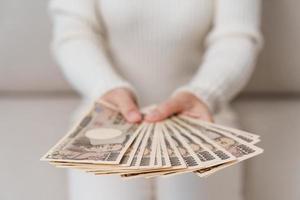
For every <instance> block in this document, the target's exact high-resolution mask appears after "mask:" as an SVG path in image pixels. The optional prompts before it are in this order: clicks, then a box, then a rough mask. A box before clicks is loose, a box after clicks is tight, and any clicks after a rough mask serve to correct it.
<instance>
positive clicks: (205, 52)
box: [50, 0, 262, 109]
mask: <svg viewBox="0 0 300 200" xmlns="http://www.w3.org/2000/svg"><path fill="white" fill-rule="evenodd" d="M50 11H51V15H52V19H53V22H54V45H53V46H54V52H55V55H56V58H57V60H58V62H59V63H60V65H61V67H62V69H63V71H64V72H65V74H66V76H67V78H68V79H69V80H70V82H71V83H72V84H73V85H74V86H75V88H77V89H78V90H79V91H80V92H81V93H82V94H83V95H84V96H85V97H87V98H91V99H95V98H97V97H99V96H101V95H102V94H104V93H105V92H107V91H109V90H111V89H113V88H116V87H128V88H131V89H133V88H134V89H133V90H134V91H135V92H136V95H137V96H138V98H139V100H140V101H141V102H142V104H148V103H156V102H158V101H161V100H163V99H164V98H167V97H168V96H169V95H171V94H172V93H173V92H175V91H181V90H187V91H191V92H192V93H194V94H195V95H196V96H198V97H199V98H201V99H202V100H203V101H205V102H206V103H207V104H208V105H209V106H210V108H211V109H214V108H216V107H220V105H222V104H224V103H226V102H228V101H229V100H231V99H232V98H233V97H234V96H235V95H236V94H237V93H238V92H239V91H240V90H241V89H242V88H243V87H244V85H245V84H246V82H247V81H248V79H249V77H250V74H251V72H252V71H253V67H254V64H255V60H256V57H257V54H258V50H259V49H260V47H261V45H262V37H261V35H260V31H259V26H260V0H52V1H51V4H50Z"/></svg>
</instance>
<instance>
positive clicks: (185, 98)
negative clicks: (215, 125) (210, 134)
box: [145, 92, 213, 122]
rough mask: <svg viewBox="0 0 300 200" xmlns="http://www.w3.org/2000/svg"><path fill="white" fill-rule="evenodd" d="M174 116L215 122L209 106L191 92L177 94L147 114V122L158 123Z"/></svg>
mask: <svg viewBox="0 0 300 200" xmlns="http://www.w3.org/2000/svg"><path fill="white" fill-rule="evenodd" d="M174 114H184V115H188V116H190V117H194V118H199V119H201V120H204V121H208V122H213V118H212V114H211V112H210V111H209V109H208V107H207V105H206V104H205V103H204V102H202V101H201V100H200V99H199V98H197V97H196V96H195V95H193V94H192V93H190V92H179V93H177V94H176V95H175V96H173V97H171V98H170V99H168V100H167V101H165V102H163V103H162V104H160V105H158V106H157V107H156V108H155V109H154V110H152V111H151V112H150V113H149V114H147V115H146V117H145V120H146V121H148V122H157V121H161V120H164V119H166V118H168V117H170V116H172V115H174Z"/></svg>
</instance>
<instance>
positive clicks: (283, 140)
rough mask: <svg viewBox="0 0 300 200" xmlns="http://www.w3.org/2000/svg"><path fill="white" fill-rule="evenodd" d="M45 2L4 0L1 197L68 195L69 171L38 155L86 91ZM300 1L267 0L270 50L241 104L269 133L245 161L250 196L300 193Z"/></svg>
mask: <svg viewBox="0 0 300 200" xmlns="http://www.w3.org/2000/svg"><path fill="white" fill-rule="evenodd" d="M46 7H47V1H46V0H40V1H36V0H27V1H21V0H0V113H1V114H0V134H1V141H2V143H1V145H0V157H1V158H2V159H1V165H0V199H1V200H19V199H24V200H41V199H42V200H50V199H51V200H53V199H55V200H63V199H66V198H67V194H66V189H67V182H66V177H65V171H64V170H57V169H55V168H53V167H51V166H49V165H48V164H46V163H42V162H40V161H39V158H40V157H41V156H42V154H43V153H45V152H46V151H47V150H48V148H49V147H50V146H51V145H53V144H54V143H55V142H56V141H57V140H58V139H59V138H60V137H61V136H62V135H63V134H64V133H65V132H66V130H67V128H68V124H69V117H70V116H71V114H72V111H73V110H74V109H75V108H76V106H77V105H78V103H79V97H78V96H77V95H76V94H75V93H74V92H73V91H72V90H71V87H70V86H69V85H68V84H67V82H66V81H65V80H64V79H63V76H62V74H61V72H60V70H59V68H58V67H57V66H56V65H55V63H54V61H53V60H52V58H51V54H50V50H49V49H50V48H49V42H50V38H51V25H50V23H49V19H48V16H47V11H46ZM299 8H300V2H299V1H297V0H285V1H282V0H264V13H263V32H264V36H265V43H266V44H265V48H264V51H263V52H262V55H261V56H260V60H259V63H258V67H257V70H256V72H255V74H254V76H253V78H252V81H251V82H250V84H249V86H248V87H247V89H246V90H245V91H244V92H243V94H242V95H241V96H240V97H239V98H238V99H237V100H236V101H235V102H234V106H235V108H236V109H237V110H238V112H239V114H240V117H241V118H240V120H241V123H242V124H243V128H244V129H245V130H248V131H252V132H254V133H258V134H260V135H262V143H260V146H262V147H263V148H264V149H265V153H264V154H263V155H262V156H259V157H257V158H254V159H252V160H250V161H247V162H246V166H245V183H244V184H245V190H244V191H243V192H244V193H245V195H246V197H247V199H248V200H282V199H288V200H299V199H300V158H299V153H300V133H299V132H300V120H299V118H300V78H299V77H300V41H299V35H300V12H299Z"/></svg>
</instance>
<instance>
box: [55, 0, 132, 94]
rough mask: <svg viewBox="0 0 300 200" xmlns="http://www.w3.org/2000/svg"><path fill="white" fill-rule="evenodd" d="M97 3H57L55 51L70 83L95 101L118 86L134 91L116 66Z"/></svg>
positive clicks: (59, 0)
mask: <svg viewBox="0 0 300 200" xmlns="http://www.w3.org/2000/svg"><path fill="white" fill-rule="evenodd" d="M92 2H94V1H92V0H78V1H76V3H77V4H76V6H74V7H72V6H71V4H70V3H72V2H71V1H69V0H54V1H52V4H50V13H51V16H52V21H53V25H54V27H53V28H54V39H53V45H52V46H53V52H54V55H55V58H56V59H57V61H58V63H59V65H60V66H61V68H62V70H63V72H64V74H65V75H66V77H67V79H68V80H69V81H70V83H71V84H72V85H73V86H74V87H75V88H76V89H77V90H78V91H79V92H80V93H81V94H82V95H83V96H85V97H86V98H90V99H95V98H98V97H99V96H101V95H103V94H104V93H106V92H107V91H109V90H111V89H113V88H116V87H127V88H131V86H130V85H129V83H127V82H126V81H125V80H123V79H122V77H121V76H120V75H119V74H118V73H117V72H116V70H115V69H114V66H113V64H112V60H111V55H109V52H108V51H107V48H108V47H107V45H106V41H105V39H104V37H103V36H104V35H103V34H104V31H103V27H101V26H100V24H99V23H98V22H97V20H96V16H95V10H94V5H93V3H92Z"/></svg>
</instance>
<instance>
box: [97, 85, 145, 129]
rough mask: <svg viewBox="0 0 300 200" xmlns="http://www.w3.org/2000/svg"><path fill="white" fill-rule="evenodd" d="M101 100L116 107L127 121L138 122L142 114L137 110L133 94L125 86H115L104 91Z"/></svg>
mask: <svg viewBox="0 0 300 200" xmlns="http://www.w3.org/2000/svg"><path fill="white" fill-rule="evenodd" d="M100 100H101V101H104V102H107V103H110V104H112V105H114V106H115V107H117V109H118V110H119V111H120V112H121V113H122V115H123V116H124V117H125V119H126V120H127V121H128V122H132V123H135V122H140V121H141V120H142V114H141V113H140V111H139V108H138V105H137V102H136V98H135V96H134V94H133V93H132V92H131V91H130V90H129V89H127V88H116V89H113V90H110V91H108V92H107V93H105V94H104V95H103V96H102V97H101V98H100Z"/></svg>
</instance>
